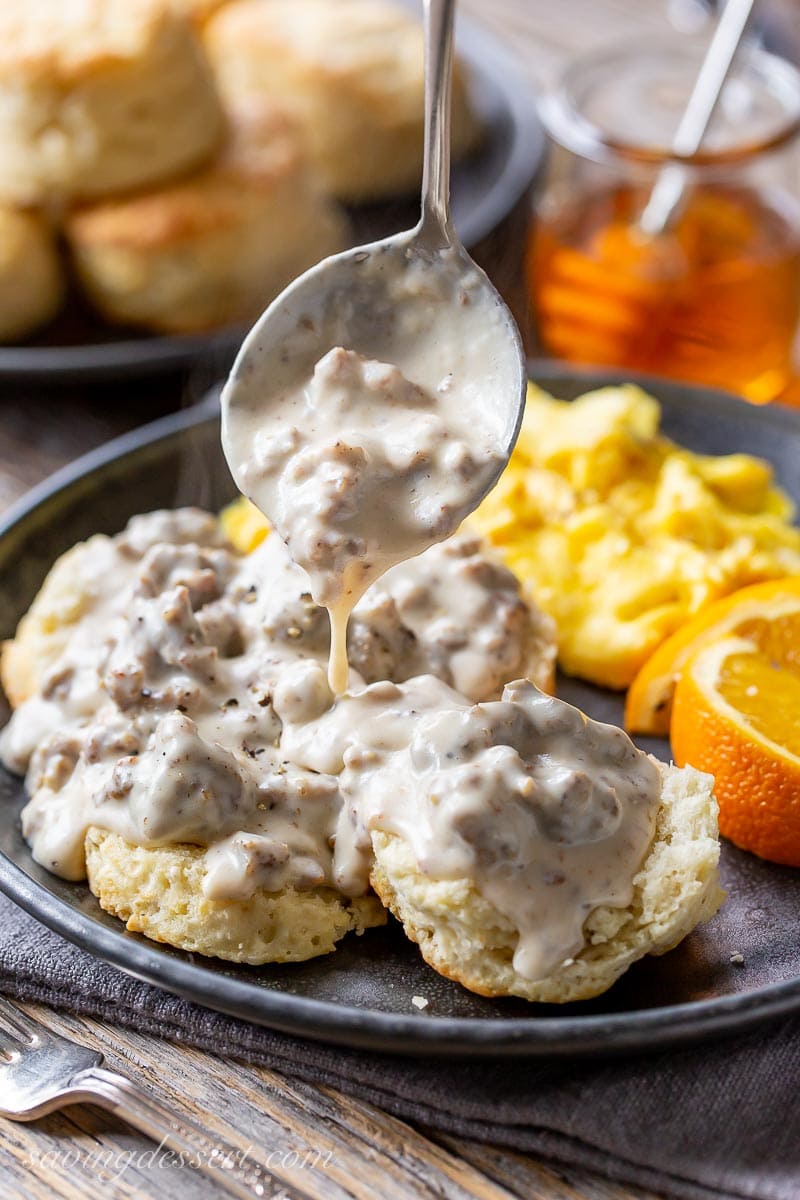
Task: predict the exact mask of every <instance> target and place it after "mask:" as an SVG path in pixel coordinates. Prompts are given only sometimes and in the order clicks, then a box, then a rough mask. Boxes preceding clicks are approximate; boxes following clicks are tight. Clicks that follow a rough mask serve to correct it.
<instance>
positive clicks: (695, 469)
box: [220, 384, 800, 688]
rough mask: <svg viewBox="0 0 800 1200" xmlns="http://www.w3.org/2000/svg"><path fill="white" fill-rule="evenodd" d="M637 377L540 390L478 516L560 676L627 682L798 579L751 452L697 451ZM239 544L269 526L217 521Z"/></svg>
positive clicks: (231, 518)
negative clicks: (723, 617)
mask: <svg viewBox="0 0 800 1200" xmlns="http://www.w3.org/2000/svg"><path fill="white" fill-rule="evenodd" d="M660 418H661V411H660V409H659V406H658V403H657V402H656V401H655V400H654V399H653V397H652V396H648V395H647V393H646V392H643V391H642V390H641V388H639V387H635V386H634V385H633V384H626V385H625V386H623V387H607V388H602V389H601V390H600V391H597V392H589V393H587V394H586V395H584V396H581V397H579V398H578V399H577V400H575V401H573V402H572V403H568V402H566V401H563V400H555V399H553V398H552V397H551V396H548V395H547V394H546V393H545V392H543V391H541V389H539V388H537V387H534V386H533V385H531V387H530V388H529V391H528V404H527V409H526V413H525V421H524V424H523V427H522V432H521V433H520V437H519V441H518V443H517V446H516V449H515V450H514V453H513V455H512V458H511V462H510V463H509V465H508V467H507V468H506V470H505V472H504V473H503V475H502V477H501V479H500V482H499V483H498V485H497V487H496V488H495V489H494V491H493V492H491V494H490V495H489V496H487V498H486V499H485V500H484V502H483V504H482V505H481V506H480V508H479V509H478V511H477V512H476V513H475V514H474V515H473V516H472V517H471V518H470V523H471V524H472V525H473V526H477V528H478V529H479V530H480V532H481V533H483V535H484V536H485V537H486V538H487V539H488V540H489V541H490V542H491V543H492V544H493V545H494V546H496V547H497V548H498V550H499V551H500V552H501V554H502V555H503V558H504V559H505V561H506V563H507V564H508V566H509V567H511V569H512V570H513V571H514V572H515V573H516V575H517V576H518V577H519V578H520V579H521V580H522V581H523V583H524V584H525V586H526V587H527V588H528V589H529V590H530V594H531V596H532V598H533V599H534V600H535V601H536V602H537V603H538V604H539V605H540V606H541V607H542V608H543V609H545V611H546V612H549V613H550V614H551V616H553V617H554V618H555V621H556V624H557V626H558V642H559V662H560V665H561V667H562V669H563V670H564V671H566V672H567V673H568V674H570V675H578V676H580V677H581V678H583V679H589V680H591V681H592V682H594V683H598V684H601V685H602V686H605V687H611V688H624V687H627V685H628V684H629V683H630V682H631V680H632V679H633V677H634V675H635V674H636V672H637V671H638V670H639V667H640V666H641V665H642V663H643V662H644V661H645V659H647V658H648V657H649V655H650V654H652V652H653V651H654V650H655V649H656V647H657V646H658V645H659V644H660V643H661V642H662V641H663V640H664V638H666V637H668V636H669V634H671V633H673V632H674V631H675V629H677V628H678V626H679V625H681V624H683V622H684V621H685V620H686V619H687V618H688V617H689V616H692V615H693V614H694V613H696V612H697V611H698V610H699V609H701V608H703V607H704V606H705V605H706V604H709V603H711V601H713V600H717V599H719V598H720V597H721V596H726V595H728V593H729V592H733V591H735V590H736V589H737V588H740V587H744V586H745V585H746V584H748V583H757V582H758V581H760V580H762V579H774V578H779V577H781V576H784V575H800V530H798V529H796V528H794V527H793V526H792V525H791V521H792V518H793V517H794V507H793V505H792V502H791V501H790V500H789V498H788V497H787V496H786V495H785V494H784V493H783V492H782V491H781V490H780V489H779V488H778V487H776V486H775V484H774V482H773V473H772V468H771V467H770V466H769V464H768V463H765V462H763V461H762V460H761V459H758V458H753V457H751V456H750V455H747V454H728V455H724V456H721V457H715V456H707V455H700V454H693V453H692V452H691V451H689V450H684V449H682V448H681V447H680V446H677V445H675V443H674V442H671V441H669V440H668V439H667V438H665V437H663V436H662V435H661V434H660V433H659V422H660ZM220 519H221V521H222V527H223V530H224V532H225V534H226V535H227V537H228V538H229V540H230V541H231V542H232V543H233V544H234V545H235V546H236V547H237V549H239V550H240V551H242V552H247V551H249V550H252V549H254V547H255V546H257V545H258V543H259V542H260V541H262V540H263V538H264V537H265V536H266V534H267V531H268V526H267V523H266V522H265V520H264V518H263V517H262V516H261V514H260V513H259V512H258V510H257V509H256V508H254V506H253V505H252V504H250V503H249V502H248V501H246V500H244V499H242V500H238V501H235V502H234V503H233V504H231V505H229V506H228V507H227V508H226V509H225V510H224V511H223V513H222V515H221V518H220Z"/></svg>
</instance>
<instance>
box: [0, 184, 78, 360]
mask: <svg viewBox="0 0 800 1200" xmlns="http://www.w3.org/2000/svg"><path fill="white" fill-rule="evenodd" d="M63 292H64V281H63V276H62V270H61V262H60V260H59V257H58V252H57V250H56V245H55V239H54V238H53V236H52V234H51V232H50V229H49V228H48V225H47V223H46V222H45V221H44V220H43V218H42V217H40V216H38V215H37V214H35V213H26V212H16V211H15V210H14V209H12V208H2V207H0V342H14V341H17V340H18V339H20V338H24V337H26V336H27V334H29V333H31V332H32V331H33V330H34V329H36V328H37V327H38V326H39V325H44V324H45V322H46V321H49V320H50V318H51V317H52V316H54V314H55V313H56V311H57V309H58V307H59V305H60V304H61V298H62V295H63Z"/></svg>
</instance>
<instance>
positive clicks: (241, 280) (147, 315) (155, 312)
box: [65, 107, 347, 333]
mask: <svg viewBox="0 0 800 1200" xmlns="http://www.w3.org/2000/svg"><path fill="white" fill-rule="evenodd" d="M65 228H66V237H67V241H68V244H69V247H70V251H71V254H72V259H73V263H74V266H75V270H76V272H77V274H78V276H79V278H80V280H81V283H82V285H83V287H84V289H85V291H86V293H87V294H88V296H89V298H90V300H91V301H92V303H93V304H94V305H95V307H96V308H97V309H98V311H99V312H101V313H102V315H103V316H104V317H105V318H106V319H107V320H110V321H112V322H117V323H122V324H131V325H142V326H145V327H147V328H150V329H155V330H159V331H163V332H165V333H188V332H196V331H202V330H205V329H212V328H214V327H215V326H221V325H229V324H235V323H240V322H241V323H244V322H249V321H252V320H254V319H255V317H257V316H258V314H259V313H260V312H261V311H262V310H263V309H264V308H265V307H266V305H267V303H268V302H269V301H270V300H271V299H273V297H274V296H276V295H277V294H278V292H280V291H281V290H282V289H283V288H284V287H285V286H286V285H287V284H288V283H289V282H290V281H291V280H292V279H293V278H294V277H295V276H296V275H298V274H300V273H301V272H302V271H304V270H305V269H306V268H307V267H310V266H312V265H313V264H314V263H316V262H317V261H318V260H319V259H321V258H324V257H325V256H326V255H328V254H332V253H333V252H334V251H337V250H340V249H341V248H342V247H343V246H344V244H345V242H346V234H347V226H346V222H345V220H344V218H343V216H342V215H341V214H340V212H339V210H338V209H337V208H336V207H334V205H333V204H332V203H331V202H330V201H329V200H328V199H327V198H326V197H324V196H323V195H322V193H321V192H320V191H319V190H318V188H317V187H316V186H315V184H314V182H313V180H312V179H311V177H310V175H309V172H308V169H307V163H306V161H305V158H304V156H303V152H302V150H301V148H300V146H299V144H298V142H297V139H296V137H295V135H294V129H293V126H292V124H291V123H290V122H289V121H287V119H286V118H285V117H284V116H283V115H282V114H280V113H278V112H276V111H275V110H266V109H264V108H263V107H262V108H261V109H259V111H257V112H252V111H251V112H250V113H249V114H248V115H247V116H244V115H243V114H242V115H240V118H239V119H238V121H237V123H236V125H235V128H234V129H233V132H232V137H231V140H230V142H229V143H228V145H227V146H226V147H225V149H224V150H223V151H222V154H221V155H220V157H219V159H218V160H217V161H215V162H214V163H212V164H211V165H210V166H208V167H207V168H205V169H204V170H202V171H200V172H198V173H197V174H195V175H192V176H190V177H187V178H184V179H181V180H179V181H178V182H175V183H172V184H168V185H166V186H164V187H161V188H157V189H155V190H152V191H147V192H141V193H138V194H135V195H132V196H129V197H120V198H118V199H113V200H107V201H105V202H101V203H99V204H96V205H92V206H89V207H82V208H79V209H76V210H75V211H74V212H73V213H72V214H71V215H70V216H69V217H68V219H67V221H66V226H65Z"/></svg>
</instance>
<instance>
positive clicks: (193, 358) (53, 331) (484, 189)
mask: <svg viewBox="0 0 800 1200" xmlns="http://www.w3.org/2000/svg"><path fill="white" fill-rule="evenodd" d="M407 2H408V3H409V4H411V0H407ZM411 6H412V7H416V6H415V5H413V4H412V5H411ZM457 43H458V52H459V54H460V55H461V57H462V58H463V59H464V61H465V62H466V63H467V64H468V65H469V71H470V81H471V95H472V100H473V104H474V106H475V109H476V111H478V112H479V113H480V114H481V117H482V120H483V123H484V126H485V129H486V131H487V134H486V138H485V140H484V143H483V145H482V147H481V149H480V150H479V151H478V152H477V153H476V154H474V155H472V156H471V157H470V158H469V159H467V160H465V161H464V162H461V163H458V164H456V166H455V167H454V169H453V183H452V206H453V220H454V223H455V226H456V229H457V230H458V232H459V235H460V236H461V239H462V240H463V242H464V244H465V245H466V246H468V247H469V248H470V249H475V248H477V247H479V245H480V243H481V242H482V241H483V240H484V239H485V238H487V237H488V236H489V235H490V234H491V233H492V232H493V231H494V230H495V229H497V227H498V226H500V225H501V224H502V223H503V221H504V220H505V219H506V217H508V216H509V214H510V213H512V212H513V211H514V209H515V208H516V206H517V205H518V204H519V203H520V201H521V200H522V199H523V198H524V197H525V195H526V193H527V192H528V190H529V188H530V186H531V182H532V180H533V177H534V175H535V174H536V171H537V168H538V166H539V164H540V162H541V160H542V157H543V153H544V134H543V131H542V128H541V125H540V123H539V120H538V117H537V116H536V108H535V104H534V101H533V98H532V96H531V94H530V89H529V88H528V86H527V84H526V81H525V78H524V76H523V75H522V73H521V71H520V69H519V67H518V65H517V63H516V62H515V60H514V58H513V57H512V56H511V55H510V54H509V53H508V51H507V50H505V49H504V47H503V45H502V44H501V43H499V42H498V41H497V40H496V39H495V38H494V37H493V36H492V35H491V34H490V33H488V32H487V31H486V30H485V29H483V28H481V27H480V26H478V25H476V24H474V23H472V22H470V21H469V20H465V21H460V22H459V26H458V35H457ZM349 216H350V219H351V222H352V226H353V244H354V245H360V244H362V243H364V242H371V241H374V240H375V239H376V238H380V237H385V236H386V235H387V234H390V233H397V232H398V231H399V230H401V229H410V228H411V227H412V226H413V225H414V224H416V221H417V219H418V217H419V198H418V196H408V197H399V198H398V199H397V200H392V201H390V202H386V203H381V204H375V205H369V206H364V207H360V208H354V209H352V210H351V211H350V213H349ZM244 333H245V329H244V327H240V326H237V327H236V328H230V329H223V330H219V331H217V332H215V333H210V334H198V335H191V336H189V335H187V336H173V337H160V336H156V335H147V334H143V333H142V332H141V330H120V329H115V328H114V327H113V326H110V325H106V324H104V323H103V322H102V321H101V320H100V319H98V317H97V316H96V315H95V314H93V313H92V312H91V310H90V309H89V308H88V306H87V305H86V303H85V301H84V300H83V299H82V297H81V296H79V295H77V294H75V295H72V296H70V298H69V300H68V301H67V304H66V305H65V307H64V309H63V311H62V312H61V314H60V315H59V316H58V317H57V318H56V320H55V321H53V322H52V323H51V324H50V325H49V326H47V328H45V329H44V330H42V331H41V333H39V334H37V335H36V336H35V338H34V339H32V340H31V341H30V342H27V343H26V344H25V345H21V346H0V379H5V380H8V381H13V382H14V383H15V384H21V383H25V382H30V383H46V384H48V385H49V386H52V384H53V382H54V381H57V382H59V383H64V384H78V383H82V382H87V383H88V382H94V381H103V380H110V379H116V378H120V377H139V376H144V375H148V374H154V373H158V372H164V371H170V370H179V369H185V368H188V367H191V366H193V365H195V364H196V363H198V362H203V363H209V362H210V363H211V364H212V365H213V366H214V367H215V368H216V371H217V374H218V375H223V374H225V373H226V371H227V369H228V367H229V366H230V364H231V363H232V362H233V357H234V355H235V353H236V351H237V350H238V348H239V345H240V344H241V341H242V337H243V335H244ZM215 377H217V375H216V374H215V375H212V376H211V378H215Z"/></svg>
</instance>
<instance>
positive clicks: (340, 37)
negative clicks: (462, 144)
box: [206, 0, 423, 102]
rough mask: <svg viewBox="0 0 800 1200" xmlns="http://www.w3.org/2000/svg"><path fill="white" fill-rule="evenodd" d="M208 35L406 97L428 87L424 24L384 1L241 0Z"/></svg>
mask: <svg viewBox="0 0 800 1200" xmlns="http://www.w3.org/2000/svg"><path fill="white" fill-rule="evenodd" d="M206 37H207V38H208V40H209V42H210V43H211V44H212V46H213V47H214V48H215V49H216V50H217V51H219V52H220V53H223V54H224V53H226V52H229V53H231V54H235V52H236V47H237V46H239V45H250V46H254V45H259V46H262V47H263V48H264V49H265V50H266V51H267V52H268V53H270V52H271V53H276V52H277V53H280V52H281V51H285V52H286V53H288V54H290V55H291V57H292V59H293V60H294V63H295V65H296V66H297V67H298V68H304V69H305V70H306V71H308V72H314V73H321V74H322V75H324V76H328V77H330V78H332V79H338V80H343V79H348V80H350V81H351V82H356V83H358V86H359V88H360V89H362V90H363V92H364V93H365V94H378V95H386V94H388V95H391V96H392V97H394V98H396V100H397V101H398V102H401V101H402V99H403V96H404V94H405V93H406V92H407V89H408V88H409V87H411V88H412V89H414V88H416V87H417V85H418V86H419V87H420V88H421V87H422V81H423V35H422V27H421V26H420V25H419V24H418V23H417V22H416V21H415V20H414V19H413V17H411V16H410V15H409V13H407V12H405V11H404V10H403V9H402V8H398V7H396V6H395V5H393V4H385V3H382V2H381V0H270V3H269V4H267V5H265V4H264V3H263V0H233V3H229V4H226V5H225V6H224V7H223V8H221V9H220V10H219V11H218V12H217V13H215V14H214V16H213V17H212V18H211V20H210V21H209V23H208V25H207V26H206Z"/></svg>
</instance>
